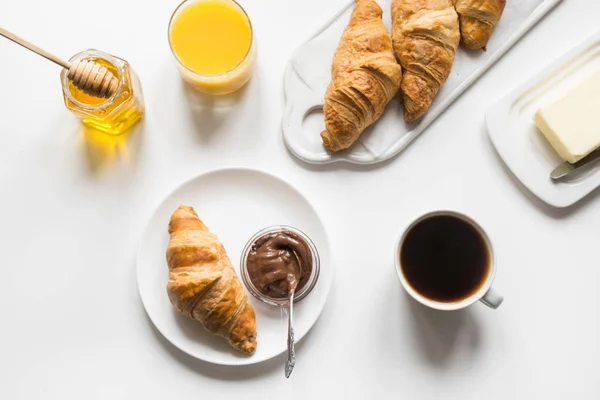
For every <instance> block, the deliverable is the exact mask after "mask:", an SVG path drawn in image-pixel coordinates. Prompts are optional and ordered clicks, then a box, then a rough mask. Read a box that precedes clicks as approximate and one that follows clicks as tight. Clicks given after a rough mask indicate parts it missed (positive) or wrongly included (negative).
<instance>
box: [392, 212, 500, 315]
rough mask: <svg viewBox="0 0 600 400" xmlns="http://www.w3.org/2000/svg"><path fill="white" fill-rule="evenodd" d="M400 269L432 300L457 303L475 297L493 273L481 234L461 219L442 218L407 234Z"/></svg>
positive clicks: (410, 282)
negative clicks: (490, 272) (490, 273)
mask: <svg viewBox="0 0 600 400" xmlns="http://www.w3.org/2000/svg"><path fill="white" fill-rule="evenodd" d="M400 254H401V256H400V265H401V266H402V272H403V273H404V276H405V278H406V280H407V281H408V283H409V285H410V286H411V287H412V288H413V289H414V290H416V291H417V292H418V293H420V294H421V295H422V296H424V297H427V298H428V299H431V300H434V301H439V302H444V303H453V302H456V301H460V300H463V299H465V298H467V297H469V296H470V295H472V294H473V293H475V292H476V291H477V290H478V289H479V288H480V287H481V285H483V283H484V282H485V280H486V278H487V276H488V274H489V269H490V255H489V251H488V247H487V245H486V242H485V240H484V238H483V237H482V236H481V234H480V233H479V232H478V231H477V230H476V229H475V228H474V227H473V226H471V225H470V224H469V223H467V222H465V221H463V220H462V219H460V218H457V217H453V216H448V215H440V216H433V217H430V218H427V219H424V220H423V221H421V222H419V223H417V224H416V225H415V226H413V227H412V229H411V230H410V231H409V232H408V233H407V235H406V237H405V239H404V242H403V244H402V249H401V252H400Z"/></svg>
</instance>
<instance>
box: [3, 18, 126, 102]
mask: <svg viewBox="0 0 600 400" xmlns="http://www.w3.org/2000/svg"><path fill="white" fill-rule="evenodd" d="M0 35H2V36H4V37H5V38H7V39H9V40H12V41H13V42H15V43H17V44H19V45H21V46H23V47H25V48H26V49H28V50H31V51H33V52H34V53H36V54H39V55H40V56H42V57H44V58H46V59H48V60H50V61H52V62H53V63H55V64H58V65H60V66H61V67H63V68H65V69H66V70H67V71H68V74H67V78H68V79H69V80H70V81H71V82H73V85H75V87H76V88H78V89H79V90H81V91H82V92H84V93H86V94H88V95H90V96H95V97H101V98H109V97H111V96H112V95H113V94H115V92H116V91H117V88H118V87H119V79H118V78H117V77H115V76H114V75H113V73H112V72H110V71H109V70H108V68H106V67H105V66H103V65H100V64H98V63H95V62H93V61H90V60H78V61H76V62H74V63H73V64H71V63H69V62H67V61H65V60H62V59H60V58H58V57H56V56H55V55H54V54H51V53H49V52H47V51H45V50H43V49H41V48H39V47H37V46H36V45H34V44H32V43H30V42H28V41H27V40H25V39H23V38H21V37H19V36H17V35H15V34H14V33H11V32H9V31H7V30H6V29H3V28H0Z"/></svg>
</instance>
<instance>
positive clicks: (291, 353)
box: [285, 290, 296, 378]
mask: <svg viewBox="0 0 600 400" xmlns="http://www.w3.org/2000/svg"><path fill="white" fill-rule="evenodd" d="M293 312H294V290H292V291H291V292H290V300H289V302H288V338H287V346H288V351H287V361H286V363H285V377H286V378H289V377H290V375H291V374H292V371H293V370H294V365H296V349H295V342H294V326H293V325H292V320H293Z"/></svg>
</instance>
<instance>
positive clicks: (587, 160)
mask: <svg viewBox="0 0 600 400" xmlns="http://www.w3.org/2000/svg"><path fill="white" fill-rule="evenodd" d="M598 159H600V150H596V151H594V152H592V153H590V154H589V155H587V156H585V157H584V158H583V159H581V160H580V161H577V162H576V163H575V164H571V163H568V162H566V161H565V162H563V163H562V164H560V165H559V166H558V167H556V168H554V170H553V171H552V172H551V173H550V178H552V180H553V181H556V180H559V179H562V178H564V177H565V176H567V175H569V174H571V173H572V172H574V171H577V170H578V169H581V168H582V167H583V166H584V165H588V164H591V163H593V162H594V161H596V160H598Z"/></svg>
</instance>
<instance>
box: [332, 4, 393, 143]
mask: <svg viewBox="0 0 600 400" xmlns="http://www.w3.org/2000/svg"><path fill="white" fill-rule="evenodd" d="M382 14H383V11H382V10H381V7H379V5H378V4H377V3H376V2H375V1H374V0H356V6H355V7H354V10H353V12H352V16H351V17H350V23H349V24H348V26H347V27H346V29H345V30H344V33H343V34H342V38H341V40H340V43H339V45H338V48H337V50H336V51H335V55H334V57H333V64H332V66H331V78H332V79H331V83H330V84H329V87H328V88H327V92H326V93H325V103H324V106H323V112H324V113H325V127H326V130H324V131H323V132H322V133H321V138H322V139H323V144H324V146H325V147H326V148H327V149H329V150H332V151H339V150H343V149H347V148H348V147H350V146H351V145H352V144H353V143H354V142H355V141H356V140H357V139H358V137H359V136H360V134H361V133H362V132H363V131H364V130H365V129H366V128H367V127H368V126H369V125H371V124H372V123H373V122H375V121H376V120H377V119H379V117H380V116H381V114H383V111H384V109H385V106H386V105H387V104H388V103H389V101H390V100H391V99H392V98H393V97H394V96H395V95H396V93H397V92H398V88H399V87H400V79H401V77H402V72H401V68H400V65H398V63H397V62H396V59H395V58H394V52H393V49H392V39H391V37H390V34H389V33H388V31H387V29H386V28H385V26H384V25H383V21H382V20H381V15H382Z"/></svg>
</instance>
